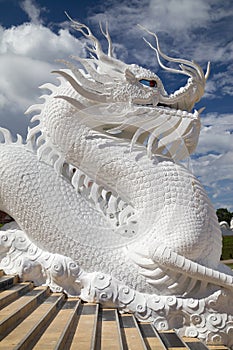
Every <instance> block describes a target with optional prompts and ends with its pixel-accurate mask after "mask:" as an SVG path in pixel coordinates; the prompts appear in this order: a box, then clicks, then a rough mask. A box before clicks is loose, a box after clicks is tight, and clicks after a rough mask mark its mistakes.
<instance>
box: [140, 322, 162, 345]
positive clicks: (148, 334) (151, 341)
mask: <svg viewBox="0 0 233 350" xmlns="http://www.w3.org/2000/svg"><path fill="white" fill-rule="evenodd" d="M138 325H139V328H140V330H141V334H142V337H143V339H144V342H145V344H146V346H147V348H148V349H156V350H165V349H166V348H165V346H164V344H163V343H162V341H161V340H160V339H159V338H158V336H157V334H156V333H155V331H154V328H153V327H152V325H151V323H147V322H138Z"/></svg>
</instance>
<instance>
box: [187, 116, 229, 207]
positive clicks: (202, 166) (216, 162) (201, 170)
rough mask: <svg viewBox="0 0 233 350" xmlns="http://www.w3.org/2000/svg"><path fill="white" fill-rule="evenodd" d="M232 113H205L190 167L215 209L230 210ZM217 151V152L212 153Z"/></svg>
mask: <svg viewBox="0 0 233 350" xmlns="http://www.w3.org/2000/svg"><path fill="white" fill-rule="evenodd" d="M232 120H233V114H222V115H218V114H216V113H210V114H207V115H206V117H205V118H203V119H202V124H203V127H202V130H201V134H200V139H199V144H198V147H197V151H196V155H195V156H194V157H193V158H192V167H193V171H194V173H195V175H197V176H198V177H199V178H200V180H201V182H202V184H203V185H205V186H206V187H207V188H208V192H209V195H211V197H212V201H213V202H214V204H215V207H216V208H219V207H227V208H228V209H229V210H231V211H233V203H232V197H233V123H232ZM216 151H217V152H216Z"/></svg>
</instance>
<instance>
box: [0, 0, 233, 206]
mask: <svg viewBox="0 0 233 350" xmlns="http://www.w3.org/2000/svg"><path fill="white" fill-rule="evenodd" d="M64 11H67V12H68V13H69V15H70V16H71V17H73V18H74V19H77V20H79V21H81V22H83V23H85V24H87V25H88V26H90V27H91V28H92V30H93V31H94V32H95V33H96V35H97V36H98V35H99V29H98V22H99V21H100V20H101V21H106V20H107V21H108V23H109V29H110V34H111V37H112V40H113V43H114V49H115V53H116V55H117V57H118V58H120V59H122V60H124V61H125V62H126V63H137V64H140V65H141V66H144V67H146V68H149V69H151V70H152V71H154V72H156V73H157V74H158V75H159V76H160V77H161V79H162V80H163V83H164V85H165V87H166V89H167V90H168V92H172V91H175V90H176V89H177V88H178V87H179V86H183V85H184V84H185V78H184V77H182V76H180V77H179V76H178V75H171V74H168V73H164V72H162V71H161V70H160V69H159V67H158V64H157V62H156V58H155V55H154V53H153V51H152V50H151V49H150V48H149V47H148V46H147V45H146V44H145V42H144V41H143V40H142V37H143V36H145V33H144V32H142V30H140V29H139V28H138V27H137V24H138V23H139V24H141V25H143V26H145V27H147V28H148V29H149V30H151V31H153V32H156V33H157V34H158V36H159V39H160V43H161V48H162V50H163V51H164V52H165V53H167V54H168V55H170V56H173V57H181V58H186V59H189V60H191V59H193V60H194V61H196V62H198V63H199V64H200V65H201V66H202V68H203V69H204V70H205V69H206V65H207V62H208V61H211V74H210V77H209V79H208V82H207V86H206V93H205V95H204V97H203V99H202V100H201V102H199V103H198V105H197V106H196V108H197V109H198V108H200V107H203V106H205V107H206V109H205V110H204V112H203V113H202V116H201V120H202V130H201V135H200V140H199V145H198V147H197V150H196V153H195V154H194V156H192V161H191V164H192V168H193V171H194V173H195V174H196V176H198V177H199V178H200V180H201V182H202V183H203V185H204V186H205V188H206V189H207V192H208V194H209V196H210V198H211V200H212V202H213V204H214V206H215V207H216V208H220V207H224V208H228V209H229V210H231V211H233V2H232V0H224V1H219V0H127V1H118V0H108V1H104V2H103V1H100V0H97V1H90V0H87V1H85V0H77V1H71V0H66V1H51V0H50V1H43V0H34V1H33V0H24V1H23V0H22V1H17V0H0V73H1V74H0V126H3V127H7V128H9V129H10V130H11V131H12V133H13V134H14V135H15V134H16V133H20V134H22V135H23V136H25V134H26V130H27V126H28V124H29V119H30V118H29V117H26V116H24V111H25V110H26V109H27V107H28V106H29V105H31V104H33V103H37V102H38V101H39V99H38V97H39V95H40V91H39V89H38V86H39V85H41V84H43V83H45V82H48V81H51V82H56V79H55V77H54V76H53V75H51V74H50V72H51V71H52V70H53V69H54V68H58V67H61V65H59V64H58V63H57V62H55V60H56V59H58V58H62V59H68V58H69V56H70V55H81V56H85V55H86V50H85V45H84V44H85V43H84V40H83V38H81V37H80V35H79V34H78V33H76V32H74V31H73V30H71V28H70V23H69V21H68V19H67V17H66V16H65V14H64ZM150 39H151V38H150Z"/></svg>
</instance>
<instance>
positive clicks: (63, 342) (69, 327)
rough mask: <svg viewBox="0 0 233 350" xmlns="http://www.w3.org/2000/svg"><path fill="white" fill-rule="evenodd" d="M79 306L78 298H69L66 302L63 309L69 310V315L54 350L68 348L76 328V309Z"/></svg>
mask: <svg viewBox="0 0 233 350" xmlns="http://www.w3.org/2000/svg"><path fill="white" fill-rule="evenodd" d="M80 304H81V300H80V299H79V298H70V299H68V300H67V302H66V304H65V308H66V309H70V310H71V311H70V315H69V318H68V320H67V323H66V325H65V327H64V329H63V331H62V333H61V335H60V338H59V339H58V342H57V344H56V347H55V348H54V350H63V349H65V348H69V347H70V344H71V343H72V340H73V335H74V329H75V328H76V326H77V321H78V308H79V307H80Z"/></svg>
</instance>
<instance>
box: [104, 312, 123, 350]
mask: <svg viewBox="0 0 233 350" xmlns="http://www.w3.org/2000/svg"><path fill="white" fill-rule="evenodd" d="M101 316H102V327H101V350H109V349H111V350H120V349H121V345H120V344H121V343H120V340H119V330H118V324H117V320H116V313H115V310H114V309H102V310H101Z"/></svg>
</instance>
